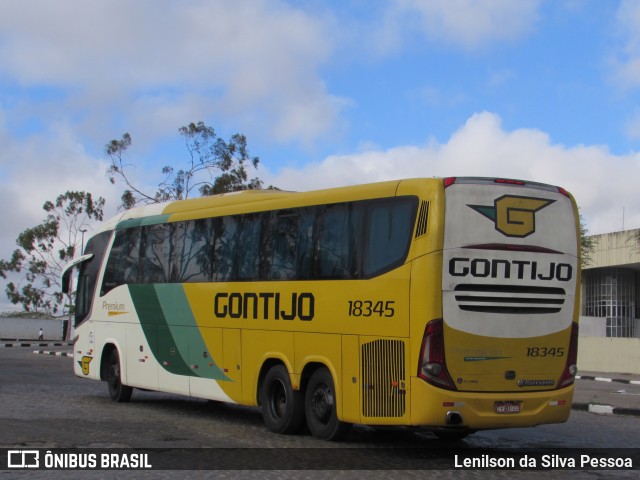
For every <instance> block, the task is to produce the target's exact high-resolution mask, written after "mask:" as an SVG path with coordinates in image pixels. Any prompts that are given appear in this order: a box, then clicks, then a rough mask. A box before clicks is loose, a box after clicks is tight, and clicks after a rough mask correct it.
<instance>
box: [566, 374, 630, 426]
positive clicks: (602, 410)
mask: <svg viewBox="0 0 640 480" xmlns="http://www.w3.org/2000/svg"><path fill="white" fill-rule="evenodd" d="M576 380H590V381H594V382H606V383H621V384H624V385H640V380H629V379H627V378H608V377H596V376H595V375H576ZM571 408H572V409H573V410H580V411H583V412H589V413H596V414H598V415H627V416H634V417H640V408H626V407H613V406H611V405H600V404H597V403H574V404H573V405H572V406H571Z"/></svg>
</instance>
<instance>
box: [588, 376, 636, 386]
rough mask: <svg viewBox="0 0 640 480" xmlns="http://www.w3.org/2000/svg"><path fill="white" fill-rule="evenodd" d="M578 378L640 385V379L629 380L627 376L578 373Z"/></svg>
mask: <svg viewBox="0 0 640 480" xmlns="http://www.w3.org/2000/svg"><path fill="white" fill-rule="evenodd" d="M576 380H593V381H595V382H609V383H624V384H625V385H640V380H629V379H626V378H606V377H595V376H592V375H577V376H576Z"/></svg>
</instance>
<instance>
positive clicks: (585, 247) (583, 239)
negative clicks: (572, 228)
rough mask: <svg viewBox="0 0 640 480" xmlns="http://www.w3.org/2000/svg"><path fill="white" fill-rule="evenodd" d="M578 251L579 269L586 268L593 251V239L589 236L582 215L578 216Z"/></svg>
mask: <svg viewBox="0 0 640 480" xmlns="http://www.w3.org/2000/svg"><path fill="white" fill-rule="evenodd" d="M579 218H580V251H581V265H580V266H581V267H582V268H584V267H587V266H589V264H590V263H591V256H592V255H593V250H594V249H595V244H594V242H593V237H590V236H589V229H588V228H587V224H586V222H585V219H584V217H583V216H582V215H580V217H579Z"/></svg>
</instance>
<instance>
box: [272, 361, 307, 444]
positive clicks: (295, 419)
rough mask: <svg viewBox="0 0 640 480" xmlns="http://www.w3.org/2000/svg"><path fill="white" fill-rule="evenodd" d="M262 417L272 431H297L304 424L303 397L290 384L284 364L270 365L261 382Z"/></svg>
mask: <svg viewBox="0 0 640 480" xmlns="http://www.w3.org/2000/svg"><path fill="white" fill-rule="evenodd" d="M261 402H262V418H263V419H264V424H265V425H266V426H267V428H268V429H269V430H270V431H272V432H274V433H283V434H292V433H298V432H299V431H300V430H301V429H302V426H303V425H304V397H303V394H302V392H301V391H299V390H294V389H293V387H292V386H291V379H290V378H289V372H287V369H286V368H285V367H284V365H276V366H274V367H271V369H269V371H268V372H267V374H266V375H265V377H264V380H263V382H262V394H261Z"/></svg>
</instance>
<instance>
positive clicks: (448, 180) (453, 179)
mask: <svg viewBox="0 0 640 480" xmlns="http://www.w3.org/2000/svg"><path fill="white" fill-rule="evenodd" d="M454 183H456V177H447V178H445V179H444V188H447V187H450V186H451V185H453V184H454Z"/></svg>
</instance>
